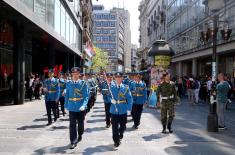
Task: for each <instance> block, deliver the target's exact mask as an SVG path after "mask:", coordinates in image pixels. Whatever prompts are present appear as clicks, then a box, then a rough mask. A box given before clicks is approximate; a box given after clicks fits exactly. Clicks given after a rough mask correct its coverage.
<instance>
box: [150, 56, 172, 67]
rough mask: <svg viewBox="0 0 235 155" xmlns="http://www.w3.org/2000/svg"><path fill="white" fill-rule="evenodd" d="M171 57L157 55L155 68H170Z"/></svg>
mask: <svg viewBox="0 0 235 155" xmlns="http://www.w3.org/2000/svg"><path fill="white" fill-rule="evenodd" d="M170 62H171V57H170V56H166V55H157V56H155V60H154V65H155V66H165V67H168V66H170Z"/></svg>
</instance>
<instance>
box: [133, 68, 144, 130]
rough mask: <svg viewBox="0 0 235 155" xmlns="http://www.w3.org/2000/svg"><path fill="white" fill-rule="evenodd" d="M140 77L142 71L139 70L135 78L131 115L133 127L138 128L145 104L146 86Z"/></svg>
mask: <svg viewBox="0 0 235 155" xmlns="http://www.w3.org/2000/svg"><path fill="white" fill-rule="evenodd" d="M141 79H142V73H141V72H139V73H138V74H137V76H136V79H135V84H134V89H135V95H134V96H133V105H132V117H133V120H134V125H133V128H134V129H138V126H139V125H140V119H141V114H142V112H143V106H144V104H147V87H146V84H145V82H144V81H142V80H141Z"/></svg>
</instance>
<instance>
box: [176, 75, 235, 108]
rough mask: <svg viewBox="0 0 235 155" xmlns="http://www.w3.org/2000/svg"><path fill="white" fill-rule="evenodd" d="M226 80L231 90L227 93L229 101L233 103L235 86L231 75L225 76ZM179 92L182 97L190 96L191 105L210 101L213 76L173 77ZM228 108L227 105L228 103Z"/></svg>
mask: <svg viewBox="0 0 235 155" xmlns="http://www.w3.org/2000/svg"><path fill="white" fill-rule="evenodd" d="M224 78H225V81H227V82H228V83H229V85H230V90H229V92H228V94H227V97H228V103H231V97H232V95H234V96H235V91H234V88H233V82H232V80H231V77H230V76H229V75H226V74H225V76H224ZM173 80H174V82H175V86H176V89H177V92H178V96H179V97H180V98H182V97H183V96H187V97H188V101H189V104H190V105H195V104H199V103H202V104H203V103H209V100H210V92H211V89H212V87H213V83H212V78H211V77H210V76H206V75H205V76H200V77H194V76H192V75H191V76H184V77H179V78H174V79H173ZM226 108H227V105H226Z"/></svg>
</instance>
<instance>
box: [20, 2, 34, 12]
mask: <svg viewBox="0 0 235 155" xmlns="http://www.w3.org/2000/svg"><path fill="white" fill-rule="evenodd" d="M21 1H23V3H25V4H26V5H27V6H28V7H29V8H30V9H31V10H33V1H32V0H21Z"/></svg>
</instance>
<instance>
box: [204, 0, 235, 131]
mask: <svg viewBox="0 0 235 155" xmlns="http://www.w3.org/2000/svg"><path fill="white" fill-rule="evenodd" d="M204 2H205V4H207V6H208V7H209V9H210V11H211V12H212V13H214V16H213V17H212V18H213V21H212V23H211V24H212V27H211V28H208V29H207V31H202V32H201V39H202V40H203V41H204V42H207V41H208V40H209V38H211V39H212V74H211V75H212V83H213V84H212V90H211V97H210V99H211V104H210V113H209V115H208V118H207V131H208V132H218V118H217V114H216V104H215V102H216V101H215V99H216V75H217V71H216V69H217V66H216V61H217V60H216V53H217V34H218V30H219V27H218V23H219V22H221V21H219V15H218V14H217V12H218V11H219V10H220V9H221V8H223V7H224V5H225V3H224V0H205V1H204ZM222 22H223V23H226V22H224V21H222ZM226 24H227V23H226ZM231 33H232V30H231V29H229V28H228V24H227V25H226V27H223V30H221V35H222V37H223V39H224V40H228V39H229V37H230V35H231Z"/></svg>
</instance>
